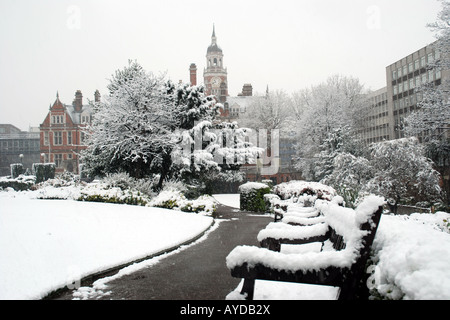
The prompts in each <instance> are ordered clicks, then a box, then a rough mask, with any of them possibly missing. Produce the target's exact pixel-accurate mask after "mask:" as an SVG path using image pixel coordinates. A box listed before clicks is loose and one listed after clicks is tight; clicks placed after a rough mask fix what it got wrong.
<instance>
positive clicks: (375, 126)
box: [358, 87, 392, 144]
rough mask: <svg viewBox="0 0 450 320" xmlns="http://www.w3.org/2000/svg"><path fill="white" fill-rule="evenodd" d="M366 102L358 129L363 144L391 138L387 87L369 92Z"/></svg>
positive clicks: (390, 112)
mask: <svg viewBox="0 0 450 320" xmlns="http://www.w3.org/2000/svg"><path fill="white" fill-rule="evenodd" d="M366 104H367V109H366V110H364V115H363V117H362V119H361V120H362V123H361V124H360V129H359V130H358V134H359V137H360V139H361V140H362V141H363V142H364V143H365V144H370V143H373V142H380V141H384V140H390V139H392V136H391V122H392V120H391V118H392V110H390V109H389V105H388V98H387V88H386V87H384V88H381V89H378V90H376V91H374V92H371V93H370V94H369V95H368V97H367V100H366Z"/></svg>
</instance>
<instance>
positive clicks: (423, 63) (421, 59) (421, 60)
mask: <svg viewBox="0 0 450 320" xmlns="http://www.w3.org/2000/svg"><path fill="white" fill-rule="evenodd" d="M426 64H427V63H426V61H425V57H422V58H420V66H421V67H422V68H423V67H425V65H426Z"/></svg>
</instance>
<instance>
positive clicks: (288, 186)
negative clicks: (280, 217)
mask: <svg viewBox="0 0 450 320" xmlns="http://www.w3.org/2000/svg"><path fill="white" fill-rule="evenodd" d="M273 192H274V194H276V195H278V196H279V197H280V198H281V199H282V200H288V199H289V200H290V201H291V202H296V203H297V202H300V203H303V204H304V206H305V207H307V206H313V205H314V202H315V201H316V200H317V199H321V200H328V201H331V200H333V198H334V197H336V196H337V193H336V190H335V189H333V188H332V187H330V186H327V185H324V184H322V183H319V182H309V181H302V180H292V181H289V182H283V183H280V184H278V185H276V186H275V187H273Z"/></svg>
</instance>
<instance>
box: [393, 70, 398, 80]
mask: <svg viewBox="0 0 450 320" xmlns="http://www.w3.org/2000/svg"><path fill="white" fill-rule="evenodd" d="M392 80H397V70H394V71H392Z"/></svg>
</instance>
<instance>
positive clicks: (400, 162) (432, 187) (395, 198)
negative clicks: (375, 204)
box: [365, 137, 442, 212]
mask: <svg viewBox="0 0 450 320" xmlns="http://www.w3.org/2000/svg"><path fill="white" fill-rule="evenodd" d="M371 152H372V153H371V159H370V165H371V167H372V168H373V170H374V176H373V178H372V179H370V181H369V182H368V183H367V185H366V186H365V190H366V191H368V192H373V193H377V194H380V195H382V196H384V197H386V198H389V199H390V203H391V204H392V205H393V210H394V212H395V211H396V210H397V206H398V204H400V203H401V202H409V201H411V200H414V202H419V201H427V202H431V203H433V202H434V201H439V200H440V199H441V195H442V194H441V188H440V186H439V178H440V175H439V173H438V172H437V171H436V170H434V169H433V165H432V161H431V160H430V159H428V158H427V157H425V155H424V154H425V150H424V146H423V145H422V144H420V143H419V141H418V140H417V138H414V137H411V138H403V139H397V140H390V141H384V142H379V143H374V144H372V145H371Z"/></svg>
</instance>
